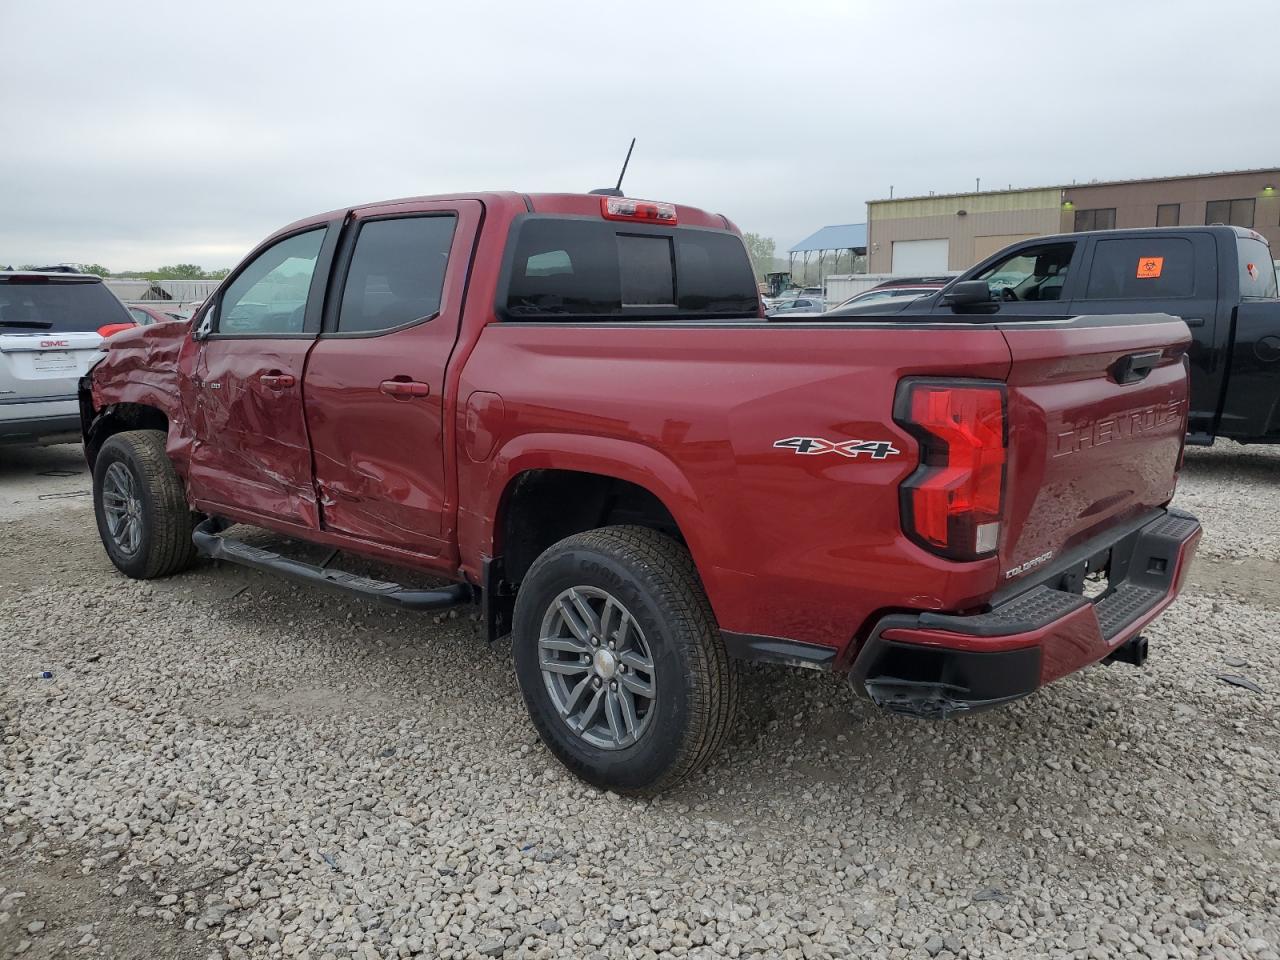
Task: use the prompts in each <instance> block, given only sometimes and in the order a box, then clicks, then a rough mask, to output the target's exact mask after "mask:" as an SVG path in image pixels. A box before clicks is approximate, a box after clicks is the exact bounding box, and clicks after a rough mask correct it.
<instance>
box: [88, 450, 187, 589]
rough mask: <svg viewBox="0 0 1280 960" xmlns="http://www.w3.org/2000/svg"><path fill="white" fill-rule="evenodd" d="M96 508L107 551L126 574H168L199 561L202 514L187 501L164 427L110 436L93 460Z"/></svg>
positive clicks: (140, 576) (146, 577) (138, 577)
mask: <svg viewBox="0 0 1280 960" xmlns="http://www.w3.org/2000/svg"><path fill="white" fill-rule="evenodd" d="M93 509H94V514H95V515H96V517H97V520H98V536H100V537H101V538H102V545H103V546H104V547H105V548H106V551H107V556H108V557H110V558H111V562H112V563H114V564H115V565H116V568H117V569H118V570H119V571H120V572H121V573H123V574H125V575H126V576H129V577H133V578H134V579H135V580H150V579H152V578H155V577H167V576H169V575H170V574H174V573H178V572H179V571H181V570H185V569H186V568H187V567H189V566H191V564H192V563H193V562H194V561H195V558H196V548H195V544H193V543H192V542H191V531H192V529H193V528H194V527H195V524H196V521H197V520H198V519H199V518H198V515H197V514H194V513H192V512H191V511H190V510H189V509H188V507H187V500H186V496H185V495H184V494H183V490H182V481H181V480H179V479H178V475H177V474H176V473H175V472H174V470H173V465H172V464H171V463H170V462H169V457H168V455H167V454H166V453H165V435H164V433H163V431H160V430H129V431H125V432H124V433H117V434H115V435H113V436H112V437H110V438H108V440H107V442H106V443H104V444H103V445H102V449H101V450H99V451H98V458H97V460H95V461H94V464H93Z"/></svg>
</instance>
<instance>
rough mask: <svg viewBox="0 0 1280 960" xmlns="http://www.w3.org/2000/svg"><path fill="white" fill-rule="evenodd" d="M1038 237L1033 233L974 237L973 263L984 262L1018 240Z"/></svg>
mask: <svg viewBox="0 0 1280 960" xmlns="http://www.w3.org/2000/svg"><path fill="white" fill-rule="evenodd" d="M1034 236H1038V234H1034V233H1005V234H1001V235H1000V236H998V237H974V238H973V262H974V263H977V262H978V261H979V260H985V259H987V257H989V256H991V255H992V254H993V253H995V252H996V251H997V250H1003V249H1004V248H1005V247H1007V246H1009V244H1011V243H1017V242H1018V241H1019V240H1030V239H1031V238H1032V237H1034Z"/></svg>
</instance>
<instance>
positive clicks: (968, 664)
mask: <svg viewBox="0 0 1280 960" xmlns="http://www.w3.org/2000/svg"><path fill="white" fill-rule="evenodd" d="M1200 533H1201V530H1200V523H1199V521H1197V520H1196V519H1195V517H1192V516H1190V515H1189V514H1185V513H1181V512H1180V511H1176V510H1169V511H1167V512H1165V513H1163V514H1162V515H1161V516H1159V517H1157V518H1155V519H1153V520H1152V521H1150V522H1149V523H1147V524H1145V525H1143V526H1142V527H1140V528H1139V529H1138V530H1137V531H1136V532H1135V533H1134V534H1132V535H1130V536H1126V537H1125V538H1124V539H1123V540H1122V541H1120V542H1118V543H1116V544H1115V545H1114V546H1113V547H1112V554H1111V558H1110V571H1111V582H1110V585H1109V588H1108V590H1107V592H1106V593H1104V594H1103V595H1102V596H1101V597H1099V598H1097V599H1096V600H1089V599H1087V598H1086V597H1084V596H1082V595H1080V594H1078V593H1073V592H1069V591H1067V590H1062V589H1056V588H1055V587H1054V586H1049V585H1045V584H1040V585H1037V586H1034V587H1032V588H1031V589H1029V590H1027V591H1025V592H1024V593H1021V594H1018V595H1017V596H1014V597H1011V598H1009V599H1008V600H1006V601H1004V602H1002V603H1000V604H998V605H997V606H994V607H992V609H991V610H990V611H989V612H987V613H983V614H978V615H975V616H967V617H966V616H948V615H941V614H934V613H916V614H890V615H888V616H885V617H883V618H881V620H880V621H879V622H878V623H877V624H876V625H875V628H874V629H873V630H872V632H871V635H870V636H869V637H868V638H867V641H866V642H865V643H864V644H863V646H862V648H861V650H860V651H859V652H858V655H857V657H856V658H855V660H854V662H853V666H852V667H851V669H850V671H849V682H850V683H851V684H852V685H853V687H854V689H855V690H856V691H857V692H858V693H860V694H863V695H865V696H868V697H870V698H871V699H872V700H873V701H874V702H875V703H876V704H877V705H879V706H882V707H884V708H886V709H888V710H892V711H894V712H897V713H907V714H912V715H914V716H922V717H946V716H948V715H950V714H953V713H962V712H968V711H974V710H981V709H985V708H987V707H993V706H997V705H999V704H1002V703H1007V702H1008V701H1010V700H1016V699H1018V698H1019V697H1025V696H1027V695H1028V694H1030V693H1033V692H1034V691H1036V690H1037V689H1039V688H1040V687H1042V686H1044V685H1045V684H1047V683H1052V682H1053V681H1054V680H1057V679H1058V678H1060V677H1064V676H1066V675H1067V674H1069V673H1072V672H1074V671H1076V670H1079V669H1081V668H1082V667H1086V666H1088V665H1089V664H1091V663H1096V662H1098V661H1099V660H1103V659H1105V658H1107V657H1110V656H1112V655H1113V654H1115V652H1116V651H1117V650H1118V649H1120V648H1121V647H1123V646H1124V645H1125V644H1126V643H1128V642H1129V641H1131V640H1134V639H1135V638H1136V637H1137V636H1138V634H1139V632H1140V631H1141V630H1142V628H1143V627H1145V626H1146V625H1147V624H1149V623H1150V622H1151V621H1152V620H1154V619H1155V618H1156V617H1157V616H1159V614H1160V613H1161V611H1163V610H1164V608H1165V607H1167V606H1168V605H1169V604H1170V603H1172V602H1173V600H1174V598H1175V597H1176V596H1177V595H1178V592H1179V590H1181V588H1182V581H1183V579H1184V578H1185V576H1186V573H1187V569H1188V567H1189V566H1190V562H1191V558H1192V556H1193V555H1194V554H1195V549H1196V546H1197V545H1198V544H1199V542H1200Z"/></svg>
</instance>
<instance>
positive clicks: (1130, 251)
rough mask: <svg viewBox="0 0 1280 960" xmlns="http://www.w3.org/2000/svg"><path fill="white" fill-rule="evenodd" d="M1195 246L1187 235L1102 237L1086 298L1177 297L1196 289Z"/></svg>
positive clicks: (1158, 298)
mask: <svg viewBox="0 0 1280 960" xmlns="http://www.w3.org/2000/svg"><path fill="white" fill-rule="evenodd" d="M1195 277H1196V261H1195V247H1194V246H1193V245H1192V243H1191V241H1190V240H1189V239H1187V238H1186V237H1140V238H1134V239H1117V240H1099V241H1097V243H1096V244H1095V246H1094V251H1093V265H1092V266H1091V267H1090V269H1089V283H1088V285H1087V287H1086V289H1085V294H1084V299H1086V300H1176V299H1179V298H1182V297H1190V296H1192V294H1193V293H1194V292H1195Z"/></svg>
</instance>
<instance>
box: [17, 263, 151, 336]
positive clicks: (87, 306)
mask: <svg viewBox="0 0 1280 960" xmlns="http://www.w3.org/2000/svg"><path fill="white" fill-rule="evenodd" d="M129 322H131V318H130V316H129V311H128V310H126V309H125V308H124V304H122V303H121V302H120V301H119V300H117V299H116V297H115V294H113V293H112V292H111V291H110V290H108V289H107V288H106V286H105V285H104V284H103V283H101V282H100V281H96V280H65V279H61V278H58V279H55V278H52V277H39V276H16V277H0V333H21V332H22V331H24V330H32V331H35V332H37V333H39V332H42V331H46V330H50V331H54V332H57V333H75V332H77V331H87V330H97V329H98V328H99V327H101V326H103V325H105V324H108V323H129Z"/></svg>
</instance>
